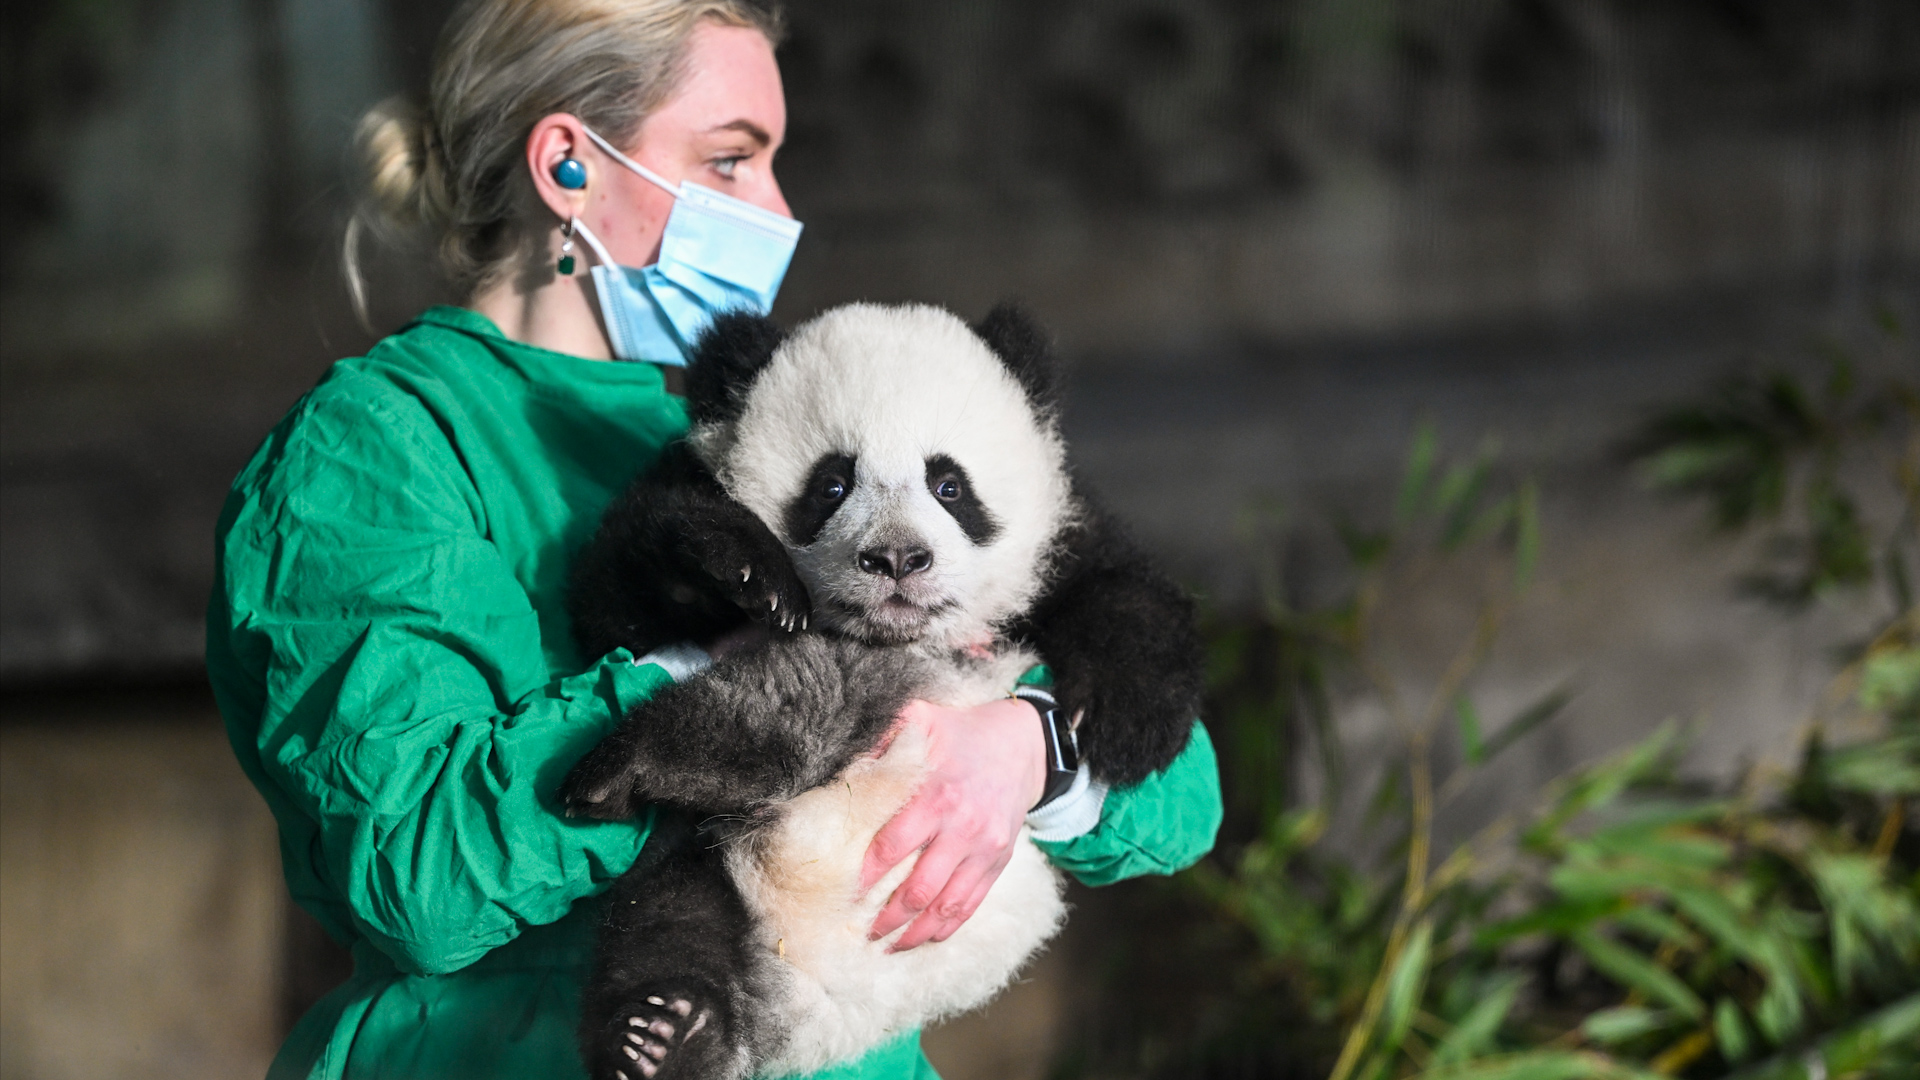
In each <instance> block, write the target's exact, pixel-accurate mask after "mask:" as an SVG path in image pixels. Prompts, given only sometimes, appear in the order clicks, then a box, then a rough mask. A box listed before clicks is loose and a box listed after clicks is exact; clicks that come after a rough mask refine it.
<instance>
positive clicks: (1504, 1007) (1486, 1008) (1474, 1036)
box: [1433, 975, 1524, 1066]
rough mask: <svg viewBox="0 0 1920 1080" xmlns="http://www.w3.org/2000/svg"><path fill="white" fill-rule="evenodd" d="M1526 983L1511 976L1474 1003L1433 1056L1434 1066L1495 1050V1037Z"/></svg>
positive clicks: (1515, 976)
mask: <svg viewBox="0 0 1920 1080" xmlns="http://www.w3.org/2000/svg"><path fill="white" fill-rule="evenodd" d="M1523 981H1524V980H1522V979H1521V978H1520V977H1519V976H1517V975H1509V976H1507V977H1506V978H1504V979H1502V980H1500V982H1499V983H1498V984H1496V985H1495V986H1494V987H1493V989H1492V990H1489V991H1487V994H1486V996H1485V997H1483V998H1481V999H1480V1000H1479V1001H1477V1002H1475V1003H1474V1006H1473V1008H1471V1009H1469V1010H1468V1011H1467V1015H1465V1016H1463V1017H1461V1018H1460V1022H1459V1023H1458V1024H1455V1025H1454V1026H1453V1030H1452V1031H1450V1032H1448V1033H1447V1037H1446V1038H1445V1039H1442V1040H1441V1041H1440V1045H1439V1046H1438V1047H1437V1048H1436V1049H1435V1050H1434V1052H1433V1064H1434V1065H1435V1066H1441V1065H1452V1064H1454V1063H1456V1062H1461V1061H1466V1060H1468V1059H1469V1058H1472V1057H1474V1056H1476V1055H1478V1054H1480V1053H1482V1052H1484V1051H1485V1050H1486V1049H1487V1048H1488V1047H1490V1046H1492V1045H1493V1037H1494V1036H1495V1035H1496V1034H1498V1033H1499V1031H1500V1025H1501V1024H1502V1023H1504V1022H1505V1021H1506V1019H1507V1013H1509V1012H1511V1011H1512V1010H1513V1001H1514V997H1515V996H1516V995H1517V994H1519V992H1520V986H1521V983H1522V982H1523Z"/></svg>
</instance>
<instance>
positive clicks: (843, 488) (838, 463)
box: [785, 454, 854, 547]
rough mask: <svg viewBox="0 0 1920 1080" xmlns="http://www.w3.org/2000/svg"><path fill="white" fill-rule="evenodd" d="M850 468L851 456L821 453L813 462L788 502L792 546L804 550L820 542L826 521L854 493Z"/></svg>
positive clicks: (788, 525)
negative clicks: (803, 548) (818, 458)
mask: <svg viewBox="0 0 1920 1080" xmlns="http://www.w3.org/2000/svg"><path fill="white" fill-rule="evenodd" d="M853 465H854V461H853V456H852V455H850V454H824V455H822V456H821V458H820V460H819V461H816V462H814V463H813V468H812V469H811V470H809V471H808V472H807V479H806V481H805V482H803V483H802V484H801V485H800V494H798V495H796V496H794V497H793V500H792V501H791V502H789V503H787V512H786V515H785V524H786V526H787V537H788V539H790V540H791V541H792V542H793V543H794V544H795V545H797V546H800V547H805V546H806V545H808V544H811V543H813V542H814V541H815V540H817V539H819V538H820V530H821V529H823V528H826V525H827V520H828V519H829V518H831V517H833V512H834V511H836V510H838V509H840V505H841V504H842V503H844V502H846V501H847V495H848V494H849V493H851V492H852V491H853Z"/></svg>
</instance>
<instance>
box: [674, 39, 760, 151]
mask: <svg viewBox="0 0 1920 1080" xmlns="http://www.w3.org/2000/svg"><path fill="white" fill-rule="evenodd" d="M685 63H686V74H685V77H683V78H682V79H681V81H680V85H679V86H678V88H676V89H675V91H674V93H673V96H672V97H669V98H668V99H667V100H666V101H665V102H664V103H663V104H662V105H661V106H660V107H659V108H658V109H655V110H654V111H653V112H652V114H650V115H649V116H648V117H647V120H646V122H645V123H644V124H643V125H642V126H641V133H642V134H641V137H642V139H643V140H647V139H652V138H658V137H669V138H702V137H706V138H724V137H728V136H730V135H744V136H745V137H747V138H748V139H750V140H751V141H754V142H760V141H761V139H762V138H764V139H765V143H764V145H766V146H769V147H771V148H776V149H777V148H778V147H779V145H780V143H781V141H782V140H784V139H785V138H786V133H787V101H786V95H785V92H784V91H783V89H782V87H781V83H780V66H779V64H778V63H776V62H775V60H774V57H773V45H772V43H771V42H769V41H768V40H767V38H766V35H765V34H762V33H761V32H760V31H759V30H757V29H755V28H753V27H750V26H724V25H721V24H719V23H713V22H703V23H701V24H700V25H699V26H698V27H695V28H694V31H693V34H692V35H691V36H690V37H689V38H688V40H687V54H686V59H685Z"/></svg>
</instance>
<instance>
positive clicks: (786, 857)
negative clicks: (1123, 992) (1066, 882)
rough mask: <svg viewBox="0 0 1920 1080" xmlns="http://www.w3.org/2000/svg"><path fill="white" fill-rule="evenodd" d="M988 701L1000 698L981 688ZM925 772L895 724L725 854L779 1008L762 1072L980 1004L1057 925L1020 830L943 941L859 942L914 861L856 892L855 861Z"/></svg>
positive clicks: (808, 1065)
mask: <svg viewBox="0 0 1920 1080" xmlns="http://www.w3.org/2000/svg"><path fill="white" fill-rule="evenodd" d="M995 667H998V668H999V669H1000V672H1001V673H1002V674H1006V672H1007V670H1008V668H1009V667H1011V665H1004V666H1003V665H995ZM1018 674H1019V673H1018V671H1013V672H1012V673H1011V674H1010V675H1007V679H1008V681H1010V680H1011V679H1012V678H1014V677H1017V676H1018ZM997 685H1001V686H1004V685H1007V683H1006V682H1002V683H999V684H997ZM981 689H985V687H982V688H981ZM942 696H946V695H942ZM976 696H977V695H976ZM993 696H1001V695H997V694H993V693H992V692H991V691H990V690H989V691H988V699H989V700H990V699H991V697H993ZM955 703H956V704H957V703H959V702H955ZM925 766H926V745H925V742H924V736H923V735H922V734H921V733H920V732H919V731H918V729H911V728H910V729H906V730H904V731H902V732H901V734H900V735H899V736H898V737H897V738H895V739H894V741H893V743H892V745H891V746H890V747H889V748H888V749H887V751H886V753H884V754H883V755H881V756H880V757H878V758H867V759H863V760H861V761H859V762H857V763H856V764H855V765H854V766H853V767H852V768H850V769H848V770H847V771H846V773H844V774H843V775H842V777H841V780H840V782H838V783H835V784H832V785H829V786H826V787H821V788H816V789H814V790H813V791H810V792H808V793H806V794H805V795H802V796H801V797H800V798H798V799H796V800H794V801H793V802H792V803H790V804H788V806H787V808H786V811H785V812H784V813H783V815H782V818H781V820H780V822H779V824H778V825H776V826H774V827H773V828H771V829H769V830H767V831H765V832H763V833H758V834H755V835H754V836H753V837H752V838H751V839H750V840H749V841H748V842H746V843H743V844H740V845H738V846H737V847H735V848H734V849H732V850H731V851H729V853H728V856H727V866H728V869H729V870H730V871H731V872H732V874H733V878H734V882H735V884H736V885H738V886H739V888H740V890H741V893H742V895H743V897H744V898H745V899H746V902H747V905H748V907H749V909H750V910H752V911H753V912H754V914H755V916H756V917H757V922H758V928H759V933H760V934H761V937H762V940H761V947H762V948H763V949H764V950H765V951H766V953H767V954H769V955H771V956H772V957H773V958H774V959H775V964H774V966H773V968H772V974H773V976H774V978H775V979H777V980H778V984H779V986H780V989H781V991H782V992H781V993H778V994H775V995H771V996H770V997H769V998H768V999H766V1000H767V1001H768V1003H769V1004H771V1005H773V1007H775V1008H777V1009H778V1010H779V1012H780V1013H781V1015H780V1016H778V1017H772V1018H769V1019H771V1020H773V1021H774V1024H775V1025H776V1027H777V1030H778V1031H779V1032H780V1034H781V1039H780V1041H779V1045H778V1047H777V1049H774V1050H772V1052H771V1054H770V1057H769V1060H767V1061H766V1062H765V1063H763V1064H762V1065H761V1069H762V1071H763V1072H764V1073H766V1074H767V1075H786V1074H789V1073H802V1074H804V1073H812V1072H817V1071H819V1070H821V1069H824V1068H826V1067H827V1066H829V1065H832V1064H834V1063H836V1062H842V1061H847V1060H850V1059H852V1058H855V1057H858V1056H859V1055H861V1054H862V1053H865V1052H866V1051H868V1050H871V1049H872V1048H873V1047H875V1046H877V1045H879V1044H881V1043H883V1042H885V1041H887V1040H888V1039H890V1038H892V1037H894V1036H896V1035H898V1034H901V1033H903V1032H906V1031H911V1030H913V1029H915V1028H917V1027H920V1026H921V1025H924V1024H928V1023H932V1022H934V1021H936V1020H940V1019H943V1018H945V1017H949V1016H954V1015H957V1014H959V1013H963V1012H966V1011H968V1010H970V1009H973V1008H976V1007H978V1006H980V1005H982V1004H985V1003H986V1002H987V1001H988V1000H989V999H990V998H992V997H993V996H994V995H995V994H997V993H999V991H1000V990H1001V989H1002V988H1003V987H1005V986H1006V984H1007V983H1008V981H1009V980H1011V979H1012V977H1013V975H1014V974H1015V973H1016V972H1017V971H1018V970H1019V969H1020V967H1021V966H1022V965H1024V964H1025V963H1026V962H1027V960H1028V959H1029V958H1031V957H1032V956H1033V954H1034V953H1035V952H1037V951H1038V950H1039V949H1040V947H1041V946H1042V945H1044V944H1045V943H1046V941H1047V939H1049V938H1051V937H1052V936H1053V935H1054V933H1055V932H1056V931H1057V930H1058V929H1059V927H1060V924H1061V923H1062V921H1063V920H1064V919H1065V918H1066V905H1065V903H1064V902H1063V901H1062V899H1061V886H1062V881H1061V877H1060V874H1059V871H1057V870H1055V869H1054V868H1053V867H1052V865H1051V864H1050V863H1048V862H1047V860H1046V857H1045V856H1044V855H1042V854H1041V852H1040V849H1039V848H1037V847H1035V846H1034V845H1033V844H1032V843H1031V842H1030V841H1029V839H1028V838H1027V837H1026V836H1025V835H1024V830H1023V835H1022V836H1021V838H1020V839H1019V840H1018V841H1016V844H1015V848H1014V853H1013V857H1012V859H1011V861H1010V862H1009V863H1008V864H1007V867H1006V869H1005V870H1004V871H1002V872H1001V874H1000V878H999V880H998V881H996V882H995V883H994V885H993V888H992V890H991V891H989V892H988V893H987V896H986V899H985V900H984V901H982V902H981V904H980V907H979V909H978V910H976V911H975V912H974V914H973V916H972V918H970V919H968V920H967V921H966V922H965V923H964V924H962V925H961V927H960V928H959V930H957V931H955V932H954V934H953V935H952V936H951V937H949V938H948V939H947V940H945V941H939V942H928V943H926V944H923V945H921V946H919V947H918V948H914V949H910V950H907V951H904V952H897V953H896V952H889V951H888V948H889V946H890V945H891V943H892V941H893V940H894V939H895V938H897V937H899V935H900V933H901V932H902V931H896V932H894V933H893V934H890V935H888V936H887V937H886V938H883V939H881V940H879V941H869V940H868V939H867V929H868V927H870V926H872V925H873V921H874V919H875V918H876V917H877V916H878V915H879V913H880V908H881V907H882V906H883V905H884V904H885V902H886V899H887V897H888V896H890V895H891V894H892V892H893V890H894V888H895V887H897V886H898V885H899V884H900V883H901V882H902V881H903V880H905V878H906V876H907V874H908V873H909V872H910V871H911V870H912V868H913V865H914V863H915V862H916V861H917V858H918V857H917V856H916V857H914V858H910V859H908V860H906V861H905V862H903V863H902V864H901V865H899V866H898V867H896V868H895V869H894V870H893V871H892V872H890V873H889V874H888V875H887V876H886V877H884V878H882V879H881V880H880V882H879V883H878V884H876V885H875V887H874V888H873V889H872V890H871V891H870V892H868V893H867V894H866V895H865V896H864V897H863V896H861V895H860V891H859V880H860V871H861V863H862V858H863V856H864V854H865V852H866V849H867V845H868V843H869V842H871V841H872V839H873V837H874V834H875V833H877V832H878V831H879V830H880V827H881V826H882V825H884V824H886V822H887V821H888V819H890V818H891V817H892V816H893V814H894V813H895V812H896V811H897V810H899V808H900V807H901V806H902V805H904V804H905V803H906V801H907V799H908V797H909V796H910V795H911V794H912V793H913V791H914V790H915V789H916V788H917V787H918V786H919V783H920V780H921V778H922V776H923V775H924V772H925Z"/></svg>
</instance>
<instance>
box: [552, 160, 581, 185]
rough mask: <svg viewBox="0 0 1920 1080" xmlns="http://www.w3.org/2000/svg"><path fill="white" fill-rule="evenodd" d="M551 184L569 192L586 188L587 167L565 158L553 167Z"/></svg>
mask: <svg viewBox="0 0 1920 1080" xmlns="http://www.w3.org/2000/svg"><path fill="white" fill-rule="evenodd" d="M553 182H554V183H556V184H559V185H560V186H561V187H563V188H566V189H567V190H569V191H579V190H580V189H581V188H583V187H586V186H587V167H586V166H585V165H582V164H580V162H578V161H576V160H575V159H573V158H567V159H565V160H563V161H561V162H560V164H558V165H555V166H554V167H553Z"/></svg>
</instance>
